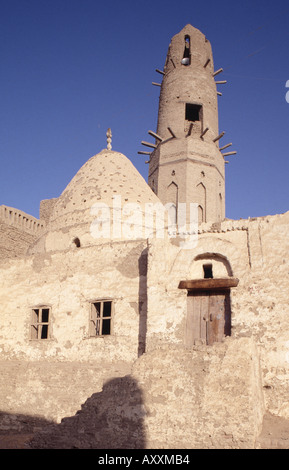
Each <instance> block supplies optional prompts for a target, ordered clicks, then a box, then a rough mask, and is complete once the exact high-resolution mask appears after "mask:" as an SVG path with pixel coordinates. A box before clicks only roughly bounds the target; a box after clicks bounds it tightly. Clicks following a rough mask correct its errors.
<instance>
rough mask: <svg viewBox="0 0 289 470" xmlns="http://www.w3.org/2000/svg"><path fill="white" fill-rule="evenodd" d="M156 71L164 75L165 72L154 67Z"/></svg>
mask: <svg viewBox="0 0 289 470" xmlns="http://www.w3.org/2000/svg"><path fill="white" fill-rule="evenodd" d="M156 72H158V73H160V74H161V75H165V72H163V71H162V70H160V69H156Z"/></svg>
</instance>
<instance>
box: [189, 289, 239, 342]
mask: <svg viewBox="0 0 289 470" xmlns="http://www.w3.org/2000/svg"><path fill="white" fill-rule="evenodd" d="M230 334H231V311H230V292H229V291H199V292H198V291H197V292H188V297H187V322H186V331H185V344H186V345H187V346H193V345H194V344H199V343H201V344H208V345H211V344H213V343H215V342H218V341H222V340H223V338H224V336H230Z"/></svg>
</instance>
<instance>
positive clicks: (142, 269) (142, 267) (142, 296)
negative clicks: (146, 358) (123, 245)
mask: <svg viewBox="0 0 289 470" xmlns="http://www.w3.org/2000/svg"><path fill="white" fill-rule="evenodd" d="M147 264H148V250H147V248H146V249H145V250H143V252H142V254H141V256H140V258H139V260H138V271H139V299H138V304H139V333H138V357H140V356H141V355H142V354H143V353H144V352H145V350H146V334H147Z"/></svg>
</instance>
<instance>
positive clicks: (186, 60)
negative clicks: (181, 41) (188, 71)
mask: <svg viewBox="0 0 289 470" xmlns="http://www.w3.org/2000/svg"><path fill="white" fill-rule="evenodd" d="M181 62H182V64H183V65H190V63H191V40H190V36H188V35H186V36H185V49H184V54H183V58H182V61H181Z"/></svg>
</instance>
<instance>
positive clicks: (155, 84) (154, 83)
mask: <svg viewBox="0 0 289 470" xmlns="http://www.w3.org/2000/svg"><path fill="white" fill-rule="evenodd" d="M152 84H153V85H154V86H162V84H161V83H156V82H152Z"/></svg>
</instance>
